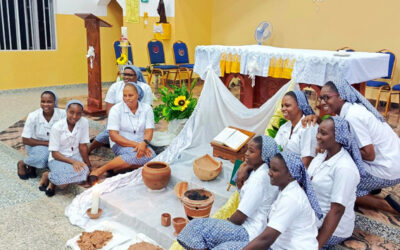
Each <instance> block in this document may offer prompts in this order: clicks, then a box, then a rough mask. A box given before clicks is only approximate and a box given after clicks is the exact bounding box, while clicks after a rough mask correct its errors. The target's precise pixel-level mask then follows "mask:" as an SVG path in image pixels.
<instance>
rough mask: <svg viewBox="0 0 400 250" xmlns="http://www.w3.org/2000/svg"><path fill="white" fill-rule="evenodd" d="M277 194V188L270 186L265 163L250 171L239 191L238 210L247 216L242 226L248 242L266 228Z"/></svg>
mask: <svg viewBox="0 0 400 250" xmlns="http://www.w3.org/2000/svg"><path fill="white" fill-rule="evenodd" d="M278 193H279V190H278V187H277V186H272V185H271V184H270V178H269V175H268V166H267V164H265V163H264V164H263V165H261V166H260V167H259V168H258V169H257V170H255V171H252V172H251V174H250V176H249V178H248V179H247V180H246V182H245V183H244V185H243V187H242V189H241V190H240V202H239V207H238V210H240V212H242V213H244V214H245V215H246V216H247V219H246V220H245V222H244V223H243V224H242V226H243V227H244V228H245V229H246V231H247V233H248V234H249V241H251V240H253V239H254V238H255V237H257V236H258V235H259V234H261V233H262V232H263V231H264V229H265V228H266V227H267V218H268V214H269V211H270V209H271V205H272V203H273V202H274V201H275V199H276V197H277V196H278Z"/></svg>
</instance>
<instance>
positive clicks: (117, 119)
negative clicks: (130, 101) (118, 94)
mask: <svg viewBox="0 0 400 250" xmlns="http://www.w3.org/2000/svg"><path fill="white" fill-rule="evenodd" d="M138 103H139V106H138V109H137V110H136V113H135V114H133V113H132V111H131V110H130V109H129V107H128V106H127V105H126V104H125V102H120V103H118V104H115V105H114V106H113V107H112V108H111V109H110V113H109V114H108V123H107V130H116V131H118V132H119V134H120V135H121V136H123V137H125V138H126V139H128V140H131V141H135V142H141V141H143V139H144V131H145V129H154V113H153V109H152V108H151V107H150V105H148V104H146V103H141V102H138ZM110 144H111V147H112V146H114V144H115V142H113V141H112V140H111V139H110Z"/></svg>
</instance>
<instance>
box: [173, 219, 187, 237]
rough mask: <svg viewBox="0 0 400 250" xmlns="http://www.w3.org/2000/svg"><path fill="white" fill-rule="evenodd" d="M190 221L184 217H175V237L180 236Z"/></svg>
mask: <svg viewBox="0 0 400 250" xmlns="http://www.w3.org/2000/svg"><path fill="white" fill-rule="evenodd" d="M187 222H188V220H187V219H185V218H183V217H175V218H173V219H172V225H173V226H174V228H175V232H174V235H175V236H178V234H179V233H180V232H181V231H182V229H183V228H185V226H186V224H187Z"/></svg>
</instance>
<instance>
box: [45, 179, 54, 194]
mask: <svg viewBox="0 0 400 250" xmlns="http://www.w3.org/2000/svg"><path fill="white" fill-rule="evenodd" d="M50 184H51V185H50ZM50 186H51V188H48V189H46V192H45V194H46V195H47V196H48V197H52V196H54V195H55V194H56V185H54V184H53V183H51V182H49V187H50Z"/></svg>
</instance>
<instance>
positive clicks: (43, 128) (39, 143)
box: [17, 90, 65, 180]
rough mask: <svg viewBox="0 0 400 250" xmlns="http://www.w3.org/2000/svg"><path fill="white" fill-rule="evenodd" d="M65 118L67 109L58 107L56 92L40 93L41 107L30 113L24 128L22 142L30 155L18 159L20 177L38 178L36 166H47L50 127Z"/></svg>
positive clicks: (24, 178)
mask: <svg viewBox="0 0 400 250" xmlns="http://www.w3.org/2000/svg"><path fill="white" fill-rule="evenodd" d="M64 118H65V111H64V110H62V109H59V108H57V96H56V94H55V93H54V92H53V91H50V90H47V91H44V92H43V93H42V94H41V95H40V109H37V110H35V111H33V112H32V113H29V115H28V118H27V119H26V122H25V125H24V129H23V130H22V143H23V144H24V145H25V149H26V153H27V154H28V157H27V158H25V160H20V161H18V164H17V166H18V176H19V178H20V179H22V180H26V179H28V178H36V168H47V161H48V159H49V149H48V146H49V136H50V129H51V127H52V126H53V125H54V123H56V122H57V121H59V120H61V119H64ZM26 166H28V167H26Z"/></svg>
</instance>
